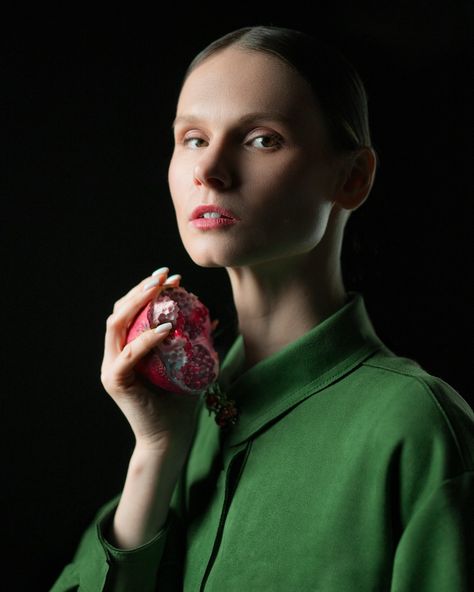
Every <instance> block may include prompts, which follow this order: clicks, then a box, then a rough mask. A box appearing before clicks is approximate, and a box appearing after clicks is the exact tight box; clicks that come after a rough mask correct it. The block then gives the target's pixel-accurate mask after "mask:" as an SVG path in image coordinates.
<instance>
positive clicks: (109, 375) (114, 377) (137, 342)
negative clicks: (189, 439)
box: [101, 323, 173, 390]
mask: <svg viewBox="0 0 474 592" xmlns="http://www.w3.org/2000/svg"><path fill="white" fill-rule="evenodd" d="M172 326H173V325H172V323H162V324H161V325H158V327H156V328H155V329H150V330H148V331H144V332H143V333H140V335H138V337H136V338H135V339H134V340H133V341H130V343H127V344H126V345H125V347H124V348H123V350H122V351H121V352H120V354H119V355H118V356H117V358H116V359H115V360H114V362H113V364H112V365H111V366H110V368H108V369H104V372H103V374H102V376H101V380H102V383H103V384H104V386H107V387H108V388H110V389H111V390H112V389H115V388H117V387H118V388H127V387H129V386H131V385H132V384H133V382H134V380H135V372H134V367H135V366H136V365H137V363H138V362H139V361H140V360H141V359H142V358H143V357H144V356H145V355H146V354H147V353H148V352H149V351H150V350H151V349H153V348H154V347H156V345H157V344H158V343H160V342H161V341H163V340H164V339H166V337H167V336H168V333H169V332H170V330H171V328H172ZM111 382H113V384H110V383H111Z"/></svg>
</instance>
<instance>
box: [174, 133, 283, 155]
mask: <svg viewBox="0 0 474 592" xmlns="http://www.w3.org/2000/svg"><path fill="white" fill-rule="evenodd" d="M261 139H263V143H262V144H260V147H261V148H263V149H264V150H266V151H267V152H269V151H270V150H274V149H275V148H278V147H279V146H280V138H279V136H278V135H276V134H264V135H260V136H255V138H252V139H251V140H249V143H252V142H255V141H256V140H261ZM195 140H196V141H197V142H199V141H204V142H205V140H203V139H202V138H199V137H197V136H192V137H190V138H184V140H183V144H184V145H185V146H191V147H193V148H200V146H197V145H196V144H195V145H194V146H193V145H192V144H190V142H193V141H195ZM269 141H270V144H271V145H270V146H268V145H267V144H268V143H269Z"/></svg>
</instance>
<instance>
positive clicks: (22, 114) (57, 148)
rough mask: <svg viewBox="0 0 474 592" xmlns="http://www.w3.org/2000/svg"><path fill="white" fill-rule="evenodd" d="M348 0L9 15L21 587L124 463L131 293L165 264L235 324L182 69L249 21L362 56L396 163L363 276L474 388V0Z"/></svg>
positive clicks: (10, 282) (61, 556)
mask: <svg viewBox="0 0 474 592" xmlns="http://www.w3.org/2000/svg"><path fill="white" fill-rule="evenodd" d="M330 4H331V6H330V8H325V9H324V11H323V10H322V9H320V8H318V7H317V6H316V14H315V15H314V16H310V15H309V14H306V13H305V12H304V11H302V10H296V9H295V10H294V11H293V12H291V11H288V10H286V11H282V12H278V11H275V10H271V9H270V10H269V9H268V8H265V9H263V8H262V10H261V14H259V13H257V12H256V11H255V12H254V13H250V12H246V13H245V14H242V15H241V16H227V17H225V16H222V13H223V10H222V7H220V9H215V8H214V9H211V8H207V7H203V6H199V7H196V8H195V9H194V10H193V11H192V12H190V10H191V9H189V8H186V9H183V10H182V11H181V14H176V15H168V16H166V17H165V16H163V15H160V14H152V13H147V11H144V12H138V11H137V13H133V14H130V13H129V12H127V11H125V10H124V11H123V12H120V10H117V8H114V11H113V15H110V14H108V15H100V16H99V15H98V14H97V13H91V14H88V13H85V12H83V13H77V14H74V12H73V9H72V8H71V7H70V6H68V8H67V10H68V12H66V9H64V12H63V13H61V12H59V13H58V12H54V13H53V12H51V13H50V14H48V13H46V12H44V9H41V11H40V10H39V9H37V13H34V12H26V11H25V13H23V14H17V15H10V17H9V18H8V19H3V24H2V28H3V31H2V43H3V51H2V62H3V64H2V79H3V80H4V81H5V82H6V84H5V88H4V91H3V97H4V100H5V105H6V107H7V110H6V113H7V119H6V122H5V123H6V127H5V129H8V132H9V133H8V134H7V136H6V137H7V142H6V145H5V150H4V156H5V159H4V162H5V163H6V171H5V174H4V175H3V178H4V180H6V185H4V189H3V190H2V193H3V195H2V198H3V199H2V205H3V207H2V211H1V214H0V216H1V222H2V233H1V234H2V238H3V244H4V249H3V251H4V254H5V257H4V259H3V263H2V275H3V277H4V278H5V279H4V282H3V290H2V292H3V296H4V305H3V307H2V312H3V315H4V322H3V326H4V327H6V330H5V331H4V334H3V335H4V340H3V341H4V345H5V355H4V356H3V358H4V359H6V360H7V362H6V377H7V384H6V388H5V392H4V394H3V397H2V403H3V414H2V416H3V418H4V420H5V424H6V425H5V428H4V430H3V432H4V434H5V435H6V440H5V445H4V458H5V463H4V468H5V469H6V476H5V478H4V486H3V495H4V496H5V501H4V502H3V504H2V505H3V508H4V510H5V518H6V527H5V528H6V530H5V531H4V536H3V538H4V542H6V544H7V548H8V549H9V550H10V551H11V552H12V554H11V560H10V559H8V562H9V570H8V571H10V569H11V566H12V562H18V564H19V565H22V566H23V567H22V568H21V570H20V571H18V572H16V573H18V574H19V583H18V587H15V588H10V589H12V590H13V589H15V590H48V589H49V587H50V586H51V585H52V583H53V581H54V579H56V577H57V576H58V575H59V573H60V571H61V570H62V568H63V566H64V565H65V564H66V563H67V562H68V561H70V559H71V557H72V554H73V552H74V549H75V547H76V545H77V542H78V540H79V537H80V534H81V533H82V531H83V529H84V528H85V527H86V525H87V524H88V523H89V521H90V520H91V519H92V517H93V515H94V513H95V512H96V510H97V509H98V507H99V506H100V505H101V504H102V503H104V502H105V501H106V500H108V499H109V498H110V497H112V496H113V495H115V494H116V493H117V492H118V491H119V490H120V488H121V486H122V484H123V479H124V476H125V472H126V468H127V462H128V458H129V455H130V452H131V450H132V445H133V441H132V437H131V432H130V430H129V428H128V424H127V423H126V421H125V419H124V418H123V417H122V415H121V413H120V411H119V410H118V408H116V406H115V405H114V403H113V402H112V400H111V399H110V398H109V397H108V395H107V393H106V392H105V390H104V389H103V387H102V385H101V383H100V377H99V374H100V364H101V360H102V354H103V339H104V333H105V320H106V318H107V316H108V315H109V314H110V313H111V312H112V307H113V303H114V302H115V301H116V300H117V299H118V298H119V297H121V296H122V295H123V294H124V293H125V292H127V291H128V290H129V289H130V288H131V287H132V286H133V285H135V284H136V283H138V282H140V281H141V280H142V279H143V278H144V277H146V276H147V275H149V274H150V273H151V272H152V271H153V270H154V269H156V268H158V267H161V266H163V265H166V266H168V267H169V268H170V274H172V273H180V274H181V275H182V277H183V279H182V285H183V286H184V287H186V288H187V289H188V290H190V291H193V292H195V293H196V294H198V295H199V296H200V297H201V299H202V300H203V301H204V302H205V303H206V304H207V305H208V307H209V308H210V310H211V314H212V317H213V318H214V317H217V318H219V319H220V320H221V324H220V333H218V335H217V336H216V346H217V348H218V350H219V351H220V353H221V355H224V354H225V351H226V349H227V348H228V346H229V344H230V343H231V342H232V340H233V338H234V331H235V327H236V322H235V310H234V307H233V302H232V294H231V291H230V286H229V284H228V279H227V274H226V272H225V269H206V268H199V267H197V266H196V265H195V264H194V263H193V262H192V260H191V259H190V258H189V256H188V255H187V253H186V251H185V250H184V248H183V246H182V244H181V241H180V238H179V234H178V230H177V225H176V219H175V215H174V210H173V207H172V203H171V197H170V195H169V190H168V185H167V168H168V162H169V158H170V156H171V151H172V134H171V130H170V126H171V122H172V119H173V117H174V114H175V105H176V99H177V93H178V89H179V84H180V82H181V77H182V75H183V74H184V71H185V69H186V67H187V65H188V63H189V62H190V61H191V59H192V58H193V57H194V55H195V54H196V53H198V51H200V50H201V49H203V48H204V47H205V46H206V45H207V44H208V43H210V42H211V41H213V40H214V39H217V38H218V37H220V36H222V35H224V34H225V33H227V32H229V31H231V30H234V29H237V28H240V27H243V26H249V25H259V24H266V25H268V24H273V25H279V26H285V27H290V28H295V29H300V30H303V31H307V32H309V33H313V34H316V35H320V36H321V37H322V38H323V39H325V40H327V41H329V42H332V43H334V44H335V45H336V46H338V47H339V48H340V49H341V50H342V51H343V52H344V53H345V54H346V55H347V57H348V58H349V59H350V60H351V61H352V62H353V64H354V65H355V66H356V68H357V69H358V71H359V73H360V74H361V76H362V78H363V80H364V82H365V84H366V88H367V91H368V94H369V115H370V123H371V131H372V138H373V142H374V147H375V149H376V150H377V152H378V155H379V158H380V167H379V169H378V172H377V176H376V180H375V185H374V188H373V190H372V193H371V195H370V197H369V199H368V200H367V202H366V203H365V204H364V205H363V206H362V207H361V208H360V209H359V210H357V211H356V212H355V213H354V214H353V215H352V217H351V219H350V221H349V223H348V227H347V231H346V240H345V245H344V253H343V265H344V270H345V282H346V288H347V289H355V290H360V291H362V292H363V294H364V296H365V300H366V305H367V308H368V311H369V314H370V316H371V318H372V321H373V324H374V326H375V328H376V331H377V333H378V334H379V336H380V337H381V339H382V340H383V341H384V342H385V343H386V344H387V345H388V346H389V347H390V348H391V349H393V350H394V351H395V352H396V353H398V354H399V355H403V356H406V357H411V358H413V359H415V360H417V361H418V362H419V363H420V364H421V365H422V366H424V367H425V369H426V370H427V371H429V372H430V373H432V374H434V375H436V376H439V377H441V378H443V379H444V380H445V381H446V382H448V383H449V384H451V385H452V386H453V387H454V388H455V389H456V390H458V392H459V393H460V394H461V395H462V396H463V397H464V398H465V399H466V400H467V401H469V402H470V403H471V404H472V401H473V396H472V391H471V389H470V385H468V370H470V369H471V366H472V363H471V351H470V348H468V344H469V342H470V340H468V336H470V335H471V330H472V322H471V321H472V315H471V306H470V305H471V303H472V292H471V281H470V279H471V278H470V273H469V269H470V266H471V265H472V260H471V249H470V247H471V242H470V237H471V234H470V233H471V229H472V217H471V216H472V208H471V195H472V183H471V176H470V171H469V163H470V159H471V158H472V146H471V144H470V142H469V139H468V138H469V136H468V130H469V129H470V128H471V127H472V126H471V124H472V121H471V110H470V107H469V105H470V101H471V97H469V96H468V89H469V87H470V84H469V72H470V69H469V64H468V60H467V56H468V39H469V36H470V30H469V24H468V23H469V21H470V15H469V14H468V9H467V3H462V2H452V1H451V2H449V3H444V4H441V3H439V5H438V4H435V3H433V2H406V3H405V2H399V3H380V2H379V3H375V2H374V3H373V4H371V5H366V7H365V8H361V6H362V5H361V4H360V3H349V2H334V1H333V2H331V3H330ZM353 4H357V6H356V7H354V6H353ZM381 4H383V7H382V6H380V5H381ZM4 523H5V520H4Z"/></svg>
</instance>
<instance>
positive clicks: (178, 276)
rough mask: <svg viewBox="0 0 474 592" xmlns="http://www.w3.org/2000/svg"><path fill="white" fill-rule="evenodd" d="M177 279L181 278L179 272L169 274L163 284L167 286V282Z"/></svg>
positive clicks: (170, 282) (171, 282)
mask: <svg viewBox="0 0 474 592" xmlns="http://www.w3.org/2000/svg"><path fill="white" fill-rule="evenodd" d="M177 279H181V276H180V275H179V273H175V274H174V275H170V277H169V278H168V279H167V280H166V282H165V283H164V284H163V286H169V284H173V283H174V282H175V281H176V280H177Z"/></svg>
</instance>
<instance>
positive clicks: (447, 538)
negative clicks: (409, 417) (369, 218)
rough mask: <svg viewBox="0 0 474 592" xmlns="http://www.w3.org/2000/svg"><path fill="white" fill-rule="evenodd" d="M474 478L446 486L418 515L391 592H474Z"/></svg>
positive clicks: (402, 546) (404, 540)
mask: <svg viewBox="0 0 474 592" xmlns="http://www.w3.org/2000/svg"><path fill="white" fill-rule="evenodd" d="M473 507H474V472H466V473H463V474H462V475H459V476H457V477H455V478H452V479H448V480H446V481H444V482H443V483H442V484H441V485H440V486H439V487H438V488H437V489H436V490H435V491H434V492H433V493H432V494H431V495H430V496H429V497H428V498H427V499H425V500H424V502H423V503H422V504H420V506H419V507H418V508H417V509H416V511H415V512H414V513H413V515H412V516H411V517H410V520H409V522H408V524H407V526H406V528H405V529H404V532H403V534H402V536H401V538H400V540H399V544H398V546H397V549H396V553H395V558H394V566H393V573H392V585H391V589H390V590H391V592H410V591H412V590H416V591H417V592H468V591H469V590H474V582H473V581H472V578H473V567H472V566H473V558H474V545H473V533H474V513H473V511H472V508H473Z"/></svg>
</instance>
